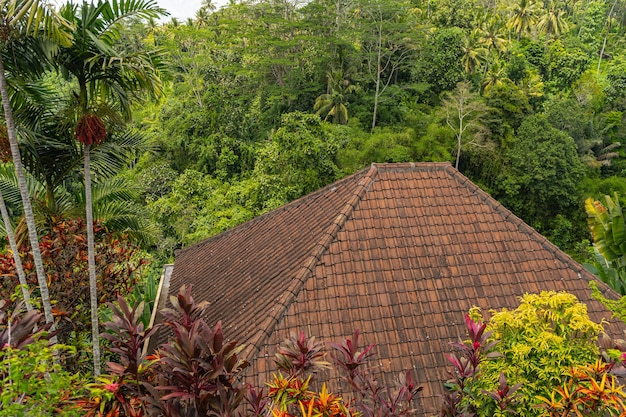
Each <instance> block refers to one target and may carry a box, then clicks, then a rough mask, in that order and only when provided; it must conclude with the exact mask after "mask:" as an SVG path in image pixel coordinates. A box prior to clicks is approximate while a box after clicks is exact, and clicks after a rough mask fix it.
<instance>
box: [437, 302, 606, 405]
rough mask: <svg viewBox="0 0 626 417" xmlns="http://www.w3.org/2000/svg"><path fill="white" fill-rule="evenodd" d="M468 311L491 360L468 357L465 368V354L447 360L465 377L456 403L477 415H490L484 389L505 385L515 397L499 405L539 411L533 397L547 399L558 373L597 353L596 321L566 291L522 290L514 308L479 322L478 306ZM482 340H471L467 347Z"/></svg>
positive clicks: (558, 382) (584, 362)
mask: <svg viewBox="0 0 626 417" xmlns="http://www.w3.org/2000/svg"><path fill="white" fill-rule="evenodd" d="M471 315H472V318H473V320H474V321H475V322H477V323H482V324H480V326H481V327H480V328H483V327H484V329H483V331H485V333H484V335H483V339H484V338H485V335H488V339H489V343H490V344H489V345H487V346H489V348H492V347H493V349H495V350H496V351H497V352H498V353H497V354H491V356H492V357H491V358H490V359H491V360H480V361H478V360H474V363H476V365H475V366H474V365H472V367H471V368H468V367H469V365H468V364H467V359H464V360H462V359H459V360H457V361H456V362H455V360H452V362H453V364H454V365H455V369H456V371H455V372H456V375H457V378H458V375H459V374H463V373H465V374H467V375H466V377H471V386H469V385H468V384H465V385H463V386H462V387H461V388H462V389H463V390H464V391H463V393H464V395H465V398H466V399H465V400H463V401H465V403H462V405H463V407H465V408H471V409H473V410H474V411H475V413H476V415H479V416H492V415H495V414H494V412H495V411H494V406H495V405H496V402H494V400H495V399H494V397H492V396H491V395H490V396H489V398H487V397H485V393H498V391H501V389H502V388H503V387H504V388H506V387H508V384H515V385H514V386H515V387H519V389H517V391H516V392H515V401H511V402H510V403H507V406H506V408H505V409H508V410H510V411H509V412H510V413H517V414H519V415H524V416H540V415H543V413H544V410H541V409H539V408H537V406H538V404H539V403H540V400H539V399H538V397H543V398H551V395H552V392H553V389H554V388H556V387H560V386H561V384H562V382H563V376H564V375H567V374H568V373H569V372H570V370H571V369H572V368H573V367H581V366H587V365H589V364H593V363H594V362H595V361H596V360H597V359H598V357H599V353H600V350H599V348H598V346H597V344H596V342H597V340H598V336H599V335H600V333H601V331H602V326H601V325H599V324H596V323H594V322H593V321H591V320H590V319H589V317H588V315H587V307H586V305H584V304H583V303H580V302H579V301H578V299H577V298H576V297H575V296H574V295H572V294H568V293H565V292H559V293H557V292H551V291H544V292H542V293H540V294H526V295H524V296H523V297H522V298H521V302H520V306H519V307H518V308H517V309H515V310H508V309H503V310H501V311H498V312H493V315H492V317H491V319H490V320H489V321H488V322H484V323H483V317H482V315H481V314H480V312H479V311H477V310H474V311H472V312H471ZM470 335H471V334H470ZM474 338H475V337H474ZM474 338H472V337H470V339H474ZM484 343H485V342H484V341H482V340H481V341H478V344H476V341H474V342H473V343H472V346H474V345H477V346H481V345H483V344H484ZM492 344H493V345H492ZM457 347H458V346H457ZM487 352H489V350H488V349H483V351H481V353H487ZM470 357H471V355H470ZM470 362H471V361H470ZM478 365H480V367H479V366H478ZM502 378H504V381H505V384H504V385H503V382H502V381H503V379H502ZM506 381H508V382H506ZM456 384H457V385H459V383H458V382H457V383H456ZM449 415H455V414H449ZM502 415H504V414H502Z"/></svg>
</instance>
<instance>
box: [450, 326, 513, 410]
mask: <svg viewBox="0 0 626 417" xmlns="http://www.w3.org/2000/svg"><path fill="white" fill-rule="evenodd" d="M465 327H466V329H467V335H468V337H469V340H466V341H464V342H453V343H451V344H452V346H453V347H454V348H455V349H456V351H455V352H454V353H452V354H449V355H446V357H447V358H448V361H450V363H452V365H453V366H454V372H452V373H451V374H452V379H451V380H450V381H448V382H447V384H446V388H447V392H446V393H445V395H444V397H443V403H442V407H441V416H442V417H457V416H467V417H470V416H476V415H478V410H477V408H476V399H475V398H473V396H474V395H475V390H474V389H473V387H472V385H473V384H474V382H475V378H476V376H478V374H479V371H480V364H481V363H482V362H483V361H484V360H486V359H489V358H493V357H496V356H498V355H500V354H499V353H498V352H495V351H493V349H494V347H495V346H496V344H497V343H498V342H497V341H489V338H490V337H491V332H489V331H486V329H487V323H479V322H476V321H474V320H472V318H471V317H470V316H469V314H466V315H465ZM518 389H519V384H517V385H515V386H512V387H511V386H509V385H508V383H507V380H506V377H505V375H504V373H500V379H499V386H498V388H497V389H496V390H495V391H494V392H487V391H484V390H483V391H481V394H482V395H485V396H487V397H490V398H491V399H492V400H493V401H494V402H495V411H494V415H498V416H500V415H506V413H508V412H509V411H510V410H509V406H510V404H511V403H512V402H513V401H515V391H517V390H518Z"/></svg>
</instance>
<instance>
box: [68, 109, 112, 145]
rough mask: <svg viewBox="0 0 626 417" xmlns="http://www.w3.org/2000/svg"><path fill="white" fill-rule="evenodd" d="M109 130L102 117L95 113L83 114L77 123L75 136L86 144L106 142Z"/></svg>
mask: <svg viewBox="0 0 626 417" xmlns="http://www.w3.org/2000/svg"><path fill="white" fill-rule="evenodd" d="M106 135H107V132H106V128H105V126H104V122H103V121H102V119H101V118H100V117H99V116H98V115H97V114H93V113H88V114H85V115H83V116H82V117H81V118H80V119H79V120H78V123H77V124H76V131H75V132H74V136H75V137H76V140H77V141H79V142H80V143H83V144H85V145H99V144H100V143H102V142H104V139H105V138H106Z"/></svg>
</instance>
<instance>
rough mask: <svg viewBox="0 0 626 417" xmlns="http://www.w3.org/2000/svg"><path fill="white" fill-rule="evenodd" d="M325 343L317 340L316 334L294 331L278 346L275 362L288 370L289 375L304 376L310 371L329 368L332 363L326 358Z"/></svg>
mask: <svg viewBox="0 0 626 417" xmlns="http://www.w3.org/2000/svg"><path fill="white" fill-rule="evenodd" d="M323 349H324V344H323V343H321V342H318V341H316V340H315V337H314V336H311V337H307V336H306V334H305V333H304V332H303V331H300V333H299V334H297V335H296V333H292V334H291V336H290V337H289V338H288V339H285V340H284V341H283V343H282V344H281V345H280V346H279V347H278V351H277V352H276V355H275V360H274V361H275V362H276V365H278V368H279V369H281V370H283V371H286V372H287V375H288V376H296V377H299V378H304V377H305V375H307V374H309V373H315V372H317V371H319V370H321V369H324V368H328V367H329V366H330V364H329V363H328V362H326V361H325V360H323V359H324V355H325V354H324V352H323Z"/></svg>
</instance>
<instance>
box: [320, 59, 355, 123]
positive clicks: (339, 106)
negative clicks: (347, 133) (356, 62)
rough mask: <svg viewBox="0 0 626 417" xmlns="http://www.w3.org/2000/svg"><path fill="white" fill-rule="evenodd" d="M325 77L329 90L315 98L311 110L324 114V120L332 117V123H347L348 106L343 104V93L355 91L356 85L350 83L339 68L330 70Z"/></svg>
mask: <svg viewBox="0 0 626 417" xmlns="http://www.w3.org/2000/svg"><path fill="white" fill-rule="evenodd" d="M327 77H328V90H329V92H328V93H326V94H322V95H321V96H319V97H318V98H317V100H315V106H314V107H313V110H315V112H316V114H318V115H319V116H322V115H324V114H325V115H326V117H324V120H328V119H329V118H331V117H332V119H333V123H339V124H346V123H348V108H347V107H346V105H345V104H344V94H348V93H351V92H353V91H355V89H356V87H355V86H354V85H351V84H350V81H349V80H347V79H346V78H345V77H344V75H343V71H341V70H336V71H330V72H329V73H328V74H327Z"/></svg>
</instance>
